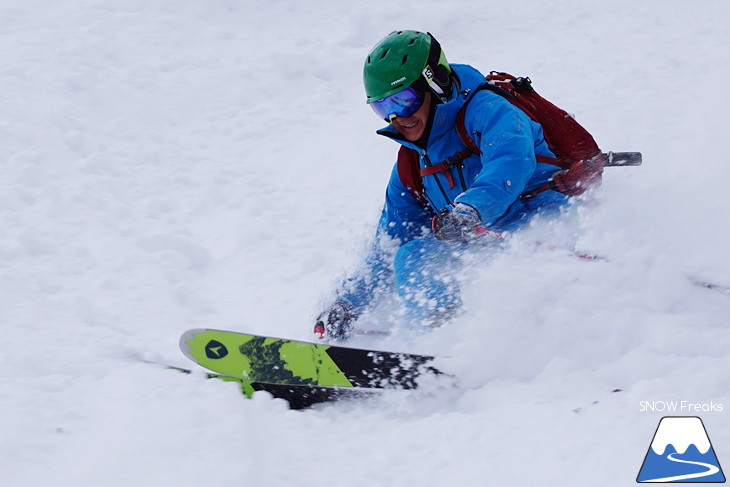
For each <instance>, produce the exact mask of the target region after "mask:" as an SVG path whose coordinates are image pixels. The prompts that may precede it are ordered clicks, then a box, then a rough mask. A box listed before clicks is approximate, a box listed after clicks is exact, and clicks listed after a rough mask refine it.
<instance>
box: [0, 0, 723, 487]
mask: <svg viewBox="0 0 730 487" xmlns="http://www.w3.org/2000/svg"><path fill="white" fill-rule="evenodd" d="M728 20H730V7H729V6H727V5H726V2H722V1H713V0H697V1H695V2H679V1H674V0H672V1H668V0H662V1H660V0H646V1H644V2H634V1H628V0H615V1H609V2H606V1H601V2H599V1H592V0H591V1H586V0H555V1H552V2H548V3H545V2H541V1H537V0H526V1H523V2H519V4H516V5H514V6H505V5H504V4H500V3H484V2H478V1H475V0H469V1H464V2H448V1H439V2H436V1H433V0H422V1H421V2H418V4H417V5H415V4H399V5H394V4H393V3H386V2H358V3H357V5H356V6H351V5H348V4H347V3H343V2H336V1H330V0H323V1H318V2H296V1H292V0H281V1H270V2H254V1H251V0H248V1H240V2H236V1H233V0H208V1H205V2H202V1H200V2H198V1H194V0H190V1H187V2H180V1H172V0H144V1H143V0H124V1H120V0H106V1H101V0H65V1H59V2H52V1H47V0H28V1H25V2H10V1H8V0H5V1H2V2H0V47H1V48H2V49H1V52H2V53H3V56H2V57H3V63H2V65H1V66H0V141H1V143H0V163H1V164H2V171H0V187H1V188H2V190H1V191H0V224H1V225H2V229H3V231H2V232H0V310H2V313H3V319H2V332H3V335H4V342H3V343H4V345H3V347H2V352H0V381H1V382H2V388H0V411H2V415H0V484H2V485H23V486H40V485H48V484H53V485H60V486H66V485H68V486H79V485H105V486H117V485H118V486H129V485H138V486H147V485H149V486H152V485H176V486H188V485H189V486H197V485H211V484H221V483H238V484H243V483H246V484H247V485H262V486H263V485H266V486H279V485H281V486H285V485H298V486H302V487H304V486H309V485H322V483H323V482H324V483H334V484H335V485H348V486H350V485H352V486H360V485H363V486H364V485H367V486H372V485H393V486H404V485H447V484H448V485H451V484H455V485H467V484H475V483H476V484H486V483H490V484H493V485H515V486H527V485H545V483H546V482H548V483H550V482H552V483H558V482H559V483H560V484H561V485H566V486H573V485H575V486H585V485H606V486H614V485H620V484H621V483H624V484H626V483H633V481H634V480H633V479H634V478H635V477H636V474H637V472H638V470H639V467H640V466H641V461H642V459H643V457H644V455H645V454H646V451H647V448H648V446H649V444H650V442H651V435H652V434H653V432H654V430H655V428H656V425H657V423H658V420H659V418H660V417H661V416H662V415H663V414H666V413H661V412H656V411H655V412H641V411H640V407H639V404H640V401H656V400H687V401H690V402H692V403H700V404H704V403H710V402H711V401H712V402H714V403H719V404H724V406H725V407H724V411H723V412H706V413H701V416H702V419H703V421H704V423H705V426H706V427H707V429H708V433H709V435H710V438H711V440H712V442H713V446H714V448H715V451H716V452H717V455H718V458H719V460H720V462H721V463H722V462H723V461H724V460H723V459H724V458H725V457H724V455H730V426H729V425H728V422H727V420H726V414H727V409H728V408H730V395H729V393H728V389H727V384H728V383H729V382H730V372H728V371H730V358H728V354H727V350H728V346H730V334H729V333H728V328H727V326H728V320H727V316H728V315H729V314H730V296H728V295H727V294H723V293H722V292H717V291H714V290H708V289H704V288H701V287H698V286H695V285H693V284H692V283H691V282H690V280H689V279H688V276H690V277H693V278H697V279H703V280H708V281H712V282H716V283H719V284H723V285H725V286H728V285H730V275H729V274H730V272H728V271H729V270H730V257H729V256H728V253H727V251H726V245H727V242H728V237H730V231H729V230H728V218H727V215H728V214H729V213H730V200H729V199H728V198H727V197H726V184H727V180H728V176H730V169H728V166H727V163H726V159H727V154H726V150H725V145H726V144H725V138H726V135H727V131H728V128H730V127H728V122H727V119H726V117H725V114H727V113H728V112H730V101H728V100H729V97H727V96H725V95H724V91H725V90H726V83H727V79H729V78H730V67H728V66H729V64H730V63H728V55H727V53H728V52H730V32H728V29H727V26H726V25H727V22H728ZM400 28H415V29H421V30H429V31H431V32H432V33H434V35H435V36H436V37H437V38H438V39H439V40H440V42H441V44H442V46H443V47H444V49H445V51H446V53H447V55H448V57H449V59H450V60H451V61H454V62H467V63H471V64H473V65H475V66H477V67H479V68H480V69H482V70H483V71H485V72H486V71H489V70H492V69H497V70H504V71H510V72H513V73H515V74H523V75H529V76H530V77H531V78H532V79H533V81H534V83H535V85H536V87H537V88H538V90H539V91H540V92H541V93H542V94H543V95H545V96H546V97H548V98H549V99H551V100H554V101H555V102H556V103H558V104H559V105H561V106H564V107H565V108H566V109H569V110H570V111H571V112H573V113H575V114H576V115H577V117H578V119H579V120H580V121H581V122H582V123H583V124H584V125H585V126H586V127H587V128H589V130H591V132H592V133H594V135H595V136H596V139H597V140H598V142H599V144H600V145H601V146H602V147H603V148H604V149H606V150H618V151H620V150H641V151H642V152H643V154H644V160H645V163H644V165H643V166H642V167H640V168H627V169H611V170H607V172H606V175H605V178H604V185H603V187H602V188H601V189H600V190H599V191H598V192H597V193H596V194H595V202H594V203H592V204H590V205H586V206H584V207H581V208H580V209H578V210H576V211H575V212H574V213H573V214H572V215H571V216H570V217H569V218H567V219H566V221H565V222H564V223H561V224H559V225H548V224H544V223H543V224H540V223H538V224H536V225H535V226H534V227H533V228H531V229H529V230H528V231H527V232H525V234H524V235H523V236H520V237H518V238H517V239H516V240H515V242H514V245H513V246H512V247H511V248H510V249H509V250H508V251H507V252H505V253H504V254H501V255H499V256H498V257H496V259H495V261H494V262H493V263H492V265H490V266H489V267H488V268H481V269H479V270H478V271H475V272H474V273H473V274H472V276H471V279H470V280H469V282H468V283H467V284H466V285H465V286H464V300H465V303H466V314H465V315H464V317H463V318H462V319H461V320H460V321H459V322H457V323H454V324H453V325H452V326H450V327H448V328H444V329H440V330H437V331H436V332H434V333H432V334H431V335H428V336H426V337H423V338H421V339H419V340H415V341H412V342H411V343H408V344H406V343H405V342H398V341H397V340H396V339H395V338H394V339H391V340H390V341H388V340H385V341H384V343H381V346H382V347H384V348H393V349H396V348H397V349H401V348H404V347H406V345H407V346H408V348H409V349H411V350H413V351H422V352H438V353H439V355H443V356H446V357H450V358H446V359H444V360H443V362H442V365H443V366H444V367H445V368H447V369H448V370H450V371H452V372H453V373H455V374H457V375H458V376H459V377H460V379H461V385H460V387H459V388H458V389H457V390H447V391H443V390H442V391H439V392H438V395H436V396H428V395H426V396H423V395H407V394H389V395H388V396H387V397H385V398H384V399H382V400H381V401H376V402H374V403H365V404H337V405H332V406H325V407H322V408H318V409H316V410H313V411H308V412H304V413H302V412H294V411H289V410H287V408H286V406H285V404H284V403H283V402H281V401H278V400H272V399H270V398H269V397H266V396H264V395H258V396H257V397H255V399H254V400H252V401H246V400H244V399H243V398H242V397H241V396H240V394H239V393H238V392H237V390H236V388H235V386H233V385H231V384H226V383H218V382H211V381H206V380H204V379H203V378H202V377H201V376H192V377H189V376H184V375H176V374H174V373H171V372H170V371H167V370H163V369H159V368H156V367H153V366H151V365H148V364H145V363H142V361H143V360H148V361H160V362H165V363H171V364H177V365H183V366H185V365H188V364H187V363H186V360H185V359H184V357H183V356H182V355H181V353H180V352H179V350H178V346H177V340H178V337H179V335H180V334H181V333H182V332H183V331H185V330H186V329H188V328H193V327H214V328H227V329H237V330H245V331H250V332H255V333H262V334H269V335H280V336H290V337H295V338H308V337H309V336H310V335H309V332H310V327H311V322H312V318H313V316H314V315H315V314H316V312H317V310H318V308H319V307H320V306H321V305H322V304H323V303H326V301H327V299H328V293H329V292H330V290H331V288H332V286H333V285H334V284H335V283H336V282H337V280H338V279H339V278H340V277H341V276H342V275H343V273H345V272H346V271H347V270H348V269H352V268H353V267H354V266H355V265H356V264H357V262H358V258H359V257H360V256H361V255H362V252H363V250H364V248H365V241H366V240H367V239H368V238H369V236H370V233H371V232H372V229H373V225H374V223H375V220H376V218H377V216H378V212H379V209H380V205H381V199H382V195H383V190H384V186H385V182H386V181H387V178H388V175H389V172H390V168H391V166H392V163H393V160H394V155H395V149H396V147H395V146H394V145H393V143H392V142H389V141H387V140H380V139H379V138H378V137H377V136H375V135H374V134H373V131H374V130H375V129H376V128H378V127H379V125H380V124H379V122H378V120H377V118H376V117H374V116H373V115H372V113H371V111H370V110H369V109H368V108H367V107H366V106H365V105H364V95H363V91H362V86H361V66H362V62H363V60H364V57H365V55H366V54H367V52H368V50H369V49H370V47H372V45H373V44H374V43H375V42H377V41H378V40H379V39H380V38H382V37H383V36H384V35H386V34H387V33H388V32H390V31H391V30H394V29H400ZM535 239H540V240H543V241H553V242H557V243H561V244H562V243H565V244H566V245H567V244H574V243H575V244H577V247H578V248H580V249H582V250H585V251H589V252H593V253H596V254H599V255H601V256H604V257H606V260H603V261H598V262H587V261H584V260H580V259H576V258H574V257H573V256H572V255H570V253H568V252H566V251H561V250H550V249H546V248H542V249H535V248H534V246H533V245H532V242H533V241H534V240H535ZM614 389H622V392H616V393H612V392H611V391H612V390H614ZM596 401H597V402H596ZM677 413H680V412H679V411H678V412H677ZM683 413H684V414H690V415H691V414H697V412H695V411H684V412H683ZM729 458H730V457H729ZM725 462H726V463H727V461H725Z"/></svg>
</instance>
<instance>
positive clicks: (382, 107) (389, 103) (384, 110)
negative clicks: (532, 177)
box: [370, 88, 424, 123]
mask: <svg viewBox="0 0 730 487" xmlns="http://www.w3.org/2000/svg"><path fill="white" fill-rule="evenodd" d="M423 98H424V96H423V93H420V92H418V91H417V90H415V89H414V88H406V89H405V90H403V91H399V92H398V93H396V94H395V95H390V96H387V97H385V98H383V99H382V100H378V101H375V102H373V103H371V104H370V106H371V107H373V111H375V113H376V114H377V115H378V116H379V117H380V118H382V119H383V120H385V121H386V122H388V123H391V122H392V121H393V119H394V118H396V117H403V118H405V117H410V116H411V115H413V114H414V113H416V112H417V111H418V109H419V108H421V105H423Z"/></svg>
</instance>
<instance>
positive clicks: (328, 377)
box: [180, 329, 440, 389]
mask: <svg viewBox="0 0 730 487" xmlns="http://www.w3.org/2000/svg"><path fill="white" fill-rule="evenodd" d="M180 349H181V350H182V351H183V353H184V354H185V355H186V356H187V357H188V358H190V359H191V360H192V361H193V362H196V363H197V364H199V365H201V366H203V367H205V368H207V369H209V370H212V371H214V372H216V373H218V374H222V375H225V376H228V377H232V378H235V379H241V380H244V381H250V382H261V383H267V384H285V385H288V386H295V385H304V386H319V387H336V388H340V389H342V388H374V389H414V388H416V387H417V379H418V377H419V375H421V374H423V373H428V374H440V372H439V371H438V370H436V369H435V368H433V367H432V366H430V365H429V363H430V362H431V361H432V360H433V357H429V356H424V355H414V354H408V353H394V352H382V351H376V350H364V349H356V348H347V347H341V346H335V345H328V344H324V343H322V344H319V343H310V342H302V341H298V340H290V339H284V338H273V337H266V336H259V335H250V334H246V333H237V332H233V331H223V330H210V329H194V330H188V331H186V332H185V333H183V335H182V336H181V337H180Z"/></svg>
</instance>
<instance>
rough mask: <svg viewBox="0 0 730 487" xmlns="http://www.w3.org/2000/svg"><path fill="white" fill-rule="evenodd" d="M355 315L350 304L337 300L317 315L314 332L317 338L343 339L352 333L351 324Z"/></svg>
mask: <svg viewBox="0 0 730 487" xmlns="http://www.w3.org/2000/svg"><path fill="white" fill-rule="evenodd" d="M356 317H357V316H356V314H355V310H354V309H352V306H351V305H349V304H348V303H343V302H342V301H337V302H335V303H334V304H332V305H331V306H330V307H329V308H327V309H326V310H324V311H323V312H322V313H321V314H320V315H319V316H318V317H317V322H316V323H315V324H314V333H315V334H318V335H319V338H330V339H333V340H345V339H346V338H348V337H349V336H350V335H351V334H352V326H351V324H352V322H353V321H355V318H356Z"/></svg>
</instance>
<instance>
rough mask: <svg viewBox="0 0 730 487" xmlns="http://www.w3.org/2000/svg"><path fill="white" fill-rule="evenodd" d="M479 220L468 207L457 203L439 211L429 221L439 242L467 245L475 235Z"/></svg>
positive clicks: (477, 214) (473, 210)
mask: <svg viewBox="0 0 730 487" xmlns="http://www.w3.org/2000/svg"><path fill="white" fill-rule="evenodd" d="M480 223H481V218H480V217H479V213H478V212H477V210H475V209H474V208H472V207H471V206H469V205H465V204H462V203H457V204H455V205H454V206H452V207H450V208H444V209H443V210H441V211H440V212H439V213H438V214H437V215H436V216H435V217H433V220H432V221H431V227H432V228H433V232H434V233H435V234H436V238H437V239H439V240H445V241H448V242H461V243H468V242H470V241H471V240H472V239H473V238H474V237H476V235H477V227H479V225H480Z"/></svg>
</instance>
